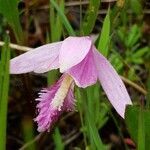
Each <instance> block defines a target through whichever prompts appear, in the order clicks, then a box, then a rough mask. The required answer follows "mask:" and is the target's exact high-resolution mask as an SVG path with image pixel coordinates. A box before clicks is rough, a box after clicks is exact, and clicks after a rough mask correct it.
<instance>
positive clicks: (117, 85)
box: [93, 46, 132, 118]
mask: <svg viewBox="0 0 150 150" xmlns="http://www.w3.org/2000/svg"><path fill="white" fill-rule="evenodd" d="M93 52H94V54H95V55H94V56H95V62H96V66H97V71H98V79H99V81H100V83H101V85H102V87H103V89H104V91H105V92H106V95H107V97H108V99H109V100H110V102H111V104H112V105H113V107H114V108H115V109H116V111H117V112H118V113H119V114H120V116H122V117H123V118H124V113H125V107H126V105H128V104H132V102H131V99H130V97H129V95H128V92H127V90H126V87H125V85H124V83H123V82H122V80H121V79H120V77H119V75H118V74H117V72H116V71H115V69H114V68H113V67H112V65H111V64H110V63H109V61H108V60H107V59H106V58H105V57H104V56H102V55H101V54H100V53H99V52H98V51H97V50H96V48H95V47H94V46H93Z"/></svg>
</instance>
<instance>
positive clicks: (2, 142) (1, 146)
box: [0, 38, 10, 150]
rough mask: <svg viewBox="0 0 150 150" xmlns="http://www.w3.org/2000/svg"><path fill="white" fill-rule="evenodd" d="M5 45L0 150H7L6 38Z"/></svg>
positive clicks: (7, 85)
mask: <svg viewBox="0 0 150 150" xmlns="http://www.w3.org/2000/svg"><path fill="white" fill-rule="evenodd" d="M5 43H6V44H5V45H4V47H3V52H2V53H3V55H2V57H5V58H4V59H1V60H2V61H4V62H5V63H1V70H0V71H1V75H0V78H2V80H1V83H0V84H1V95H0V150H5V149H6V127H7V104H8V90H9V58H10V49H9V46H8V45H9V40H8V38H6V40H5Z"/></svg>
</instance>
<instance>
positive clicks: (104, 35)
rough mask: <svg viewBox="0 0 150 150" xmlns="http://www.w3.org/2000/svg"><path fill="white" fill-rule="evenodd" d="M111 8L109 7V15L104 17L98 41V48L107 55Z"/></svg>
mask: <svg viewBox="0 0 150 150" xmlns="http://www.w3.org/2000/svg"><path fill="white" fill-rule="evenodd" d="M109 35H110V10H109V9H108V12H107V15H106V17H105V19H104V23H103V27H102V31H101V35H100V39H99V42H98V50H100V52H101V53H102V54H103V55H104V56H105V57H107V55H108V44H109V41H110V36H109Z"/></svg>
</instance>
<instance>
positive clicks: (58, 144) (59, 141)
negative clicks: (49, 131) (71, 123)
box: [53, 128, 64, 150]
mask: <svg viewBox="0 0 150 150" xmlns="http://www.w3.org/2000/svg"><path fill="white" fill-rule="evenodd" d="M53 139H54V142H55V149H59V150H64V144H63V142H62V139H61V135H60V132H59V129H58V128H56V129H55V133H54V135H53Z"/></svg>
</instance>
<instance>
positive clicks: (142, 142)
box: [137, 108, 145, 150]
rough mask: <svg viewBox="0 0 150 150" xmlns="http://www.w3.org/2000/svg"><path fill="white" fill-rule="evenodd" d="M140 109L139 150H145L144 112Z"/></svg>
mask: <svg viewBox="0 0 150 150" xmlns="http://www.w3.org/2000/svg"><path fill="white" fill-rule="evenodd" d="M142 110H143V109H142V108H140V110H139V116H138V146H137V147H138V150H145V125H144V112H143V111H142Z"/></svg>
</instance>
